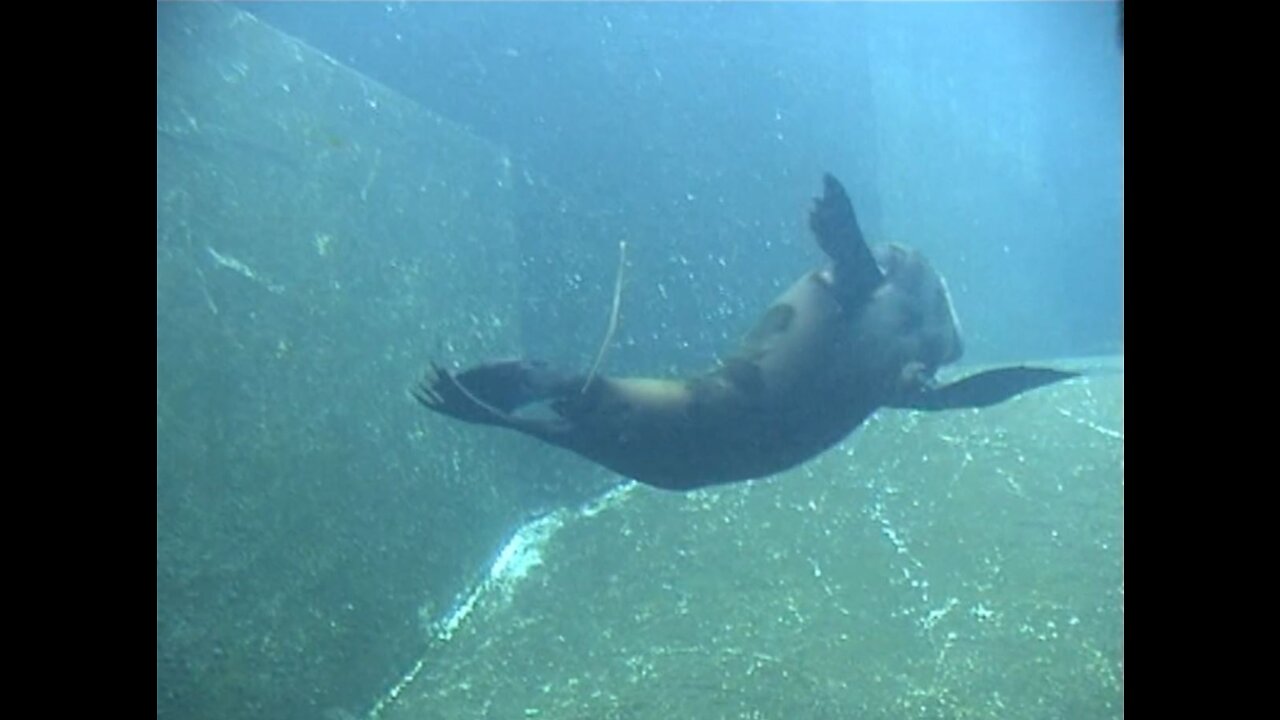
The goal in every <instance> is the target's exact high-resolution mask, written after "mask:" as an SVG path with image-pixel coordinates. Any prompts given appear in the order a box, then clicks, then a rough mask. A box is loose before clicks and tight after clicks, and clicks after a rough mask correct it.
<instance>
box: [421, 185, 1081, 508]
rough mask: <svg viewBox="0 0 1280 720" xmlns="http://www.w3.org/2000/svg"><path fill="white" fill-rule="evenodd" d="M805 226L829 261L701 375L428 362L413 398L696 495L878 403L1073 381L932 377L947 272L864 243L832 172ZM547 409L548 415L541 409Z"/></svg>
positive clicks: (971, 396)
mask: <svg viewBox="0 0 1280 720" xmlns="http://www.w3.org/2000/svg"><path fill="white" fill-rule="evenodd" d="M809 226H810V229H811V230H812V232H813V234H814V237H815V238H816V239H817V242H818V245H819V246H820V247H821V248H822V250H823V251H824V252H825V253H826V255H827V256H828V257H829V258H830V259H831V262H830V264H829V265H828V266H827V267H825V268H822V269H819V270H814V271H811V272H809V273H807V274H806V275H804V276H803V277H801V278H800V279H799V280H798V281H796V283H795V284H794V285H792V286H791V288H790V289H788V290H787V291H786V292H784V293H783V294H782V296H781V297H779V298H778V299H777V300H776V301H774V303H773V304H772V305H771V306H770V307H769V309H768V310H767V311H766V312H765V314H764V316H763V317H762V318H761V319H760V321H759V322H758V324H757V325H756V326H755V328H754V329H753V330H752V331H751V332H750V334H748V335H747V337H746V338H745V340H744V341H743V343H742V345H741V347H740V348H738V350H737V351H736V352H735V353H734V354H733V355H731V356H730V357H729V358H728V359H726V360H724V361H723V362H722V363H721V364H720V365H719V366H718V367H715V368H714V369H712V370H710V371H708V372H706V373H704V374H702V375H699V376H696V377H692V378H687V379H651V378H615V377H606V376H595V375H582V374H569V373H561V372H557V371H555V370H552V369H551V368H549V367H547V366H546V365H545V364H543V363H539V362H530V361H525V360H509V361H501V362H491V363H486V364H482V365H479V366H476V367H473V368H471V369H469V370H466V371H464V372H462V373H459V374H454V373H452V372H449V371H448V370H445V369H444V368H442V367H440V366H438V365H435V364H434V363H433V364H432V368H431V370H430V371H428V373H427V375H426V377H425V379H424V380H423V381H422V382H421V383H420V384H419V385H418V386H416V387H415V388H414V390H413V394H414V396H415V397H416V398H417V399H418V400H419V401H420V402H421V403H422V404H423V405H425V406H426V407H427V408H429V409H431V410H434V411H436V412H439V413H443V414H445V415H448V416H451V417H453V418H456V419H458V420H463V421H466V422H471V423H479V424H483V425H496V426H499V427H505V428H510V429H512V430H516V431H518V432H522V433H525V434H526V435H531V436H533V437H535V438H538V439H540V440H543V441H545V442H548V443H551V444H553V445H557V446H559V447H562V448H566V449H568V450H571V451H573V452H575V453H577V454H578V455H581V456H582V457H585V458H587V459H589V460H592V461H594V462H596V463H599V464H600V465H603V466H605V467H607V468H609V469H611V470H614V471H616V472H618V473H620V474H621V475H624V476H626V477H630V478H633V479H635V480H638V481H640V482H643V483H646V484H648V485H653V486H655V487H660V488H666V489H671V490H689V489H693V488H699V487H704V486H707V485H717V484H721V483H731V482H736V481H739V480H747V479H750V478H760V477H765V476H768V475H772V474H775V473H778V472H781V471H783V470H786V469H788V468H791V467H794V466H796V465H799V464H800V463H803V462H804V461H806V460H808V459H810V458H812V457H814V456H815V455H817V454H818V453H820V452H822V451H823V450H826V449H827V448H828V447H830V446H832V445H834V444H835V443H837V442H839V441H840V440H841V439H843V438H844V437H845V436H847V435H848V434H849V433H850V432H852V431H853V430H854V428H856V427H858V425H860V424H862V422H863V421H865V420H866V419H867V418H868V417H870V415H871V414H872V413H873V412H875V411H876V409H878V408H881V407H896V408H916V409H921V410H946V409H951V408H973V407H985V406H988V405H992V404H995V403H998V402H1001V401H1003V400H1006V399H1008V398H1010V397H1013V396H1015V395H1017V394H1019V393H1022V392H1025V391H1027V390H1030V389H1032V388H1036V387H1040V386H1042V385H1047V384H1049V383H1052V382H1056V381H1059V380H1062V379H1065V378H1069V377H1072V376H1074V375H1076V374H1077V373H1073V372H1065V371H1061V370H1054V369H1050V368H1031V367H1021V366H1018V367H1005V368H999V369H996V370H988V371H986V372H981V373H977V374H975V375H971V376H969V377H966V378H964V379H961V380H958V381H956V382H953V383H950V384H947V385H937V384H936V383H935V381H934V379H933V378H934V373H935V372H936V371H937V370H938V368H939V367H940V366H942V365H945V364H948V363H953V362H955V361H956V360H958V359H959V358H960V355H961V352H962V344H961V340H960V330H959V326H958V323H957V321H956V316H955V312H954V310H953V309H952V306H951V298H950V296H949V294H948V292H947V287H946V284H945V283H944V282H943V280H942V278H941V277H940V276H939V275H938V274H937V273H935V272H934V270H933V268H932V267H930V265H929V263H928V261H926V260H925V258H924V257H923V256H922V255H920V253H918V252H916V251H915V250H912V249H910V248H907V247H903V246H901V245H894V244H887V245H879V246H877V247H876V248H875V249H874V250H873V249H872V248H870V247H868V246H867V244H866V241H865V240H864V239H863V236H862V231H861V229H860V228H859V227H858V221H857V217H856V216H855V215H854V210H853V205H852V203H851V202H850V201H849V197H848V195H847V194H846V193H845V190H844V188H843V187H842V186H841V185H840V183H839V181H837V180H836V179H835V178H834V177H832V176H830V175H826V176H825V177H824V190H823V195H822V197H821V198H818V199H816V200H815V203H814V206H813V209H812V211H811V212H810V215H809ZM543 403H546V409H549V412H548V411H546V410H544V411H543V412H542V413H540V414H539V413H537V412H530V410H531V409H532V407H533V406H535V404H537V405H542V404H543ZM522 408H523V409H525V411H524V412H522V413H517V411H519V410H521V409H522Z"/></svg>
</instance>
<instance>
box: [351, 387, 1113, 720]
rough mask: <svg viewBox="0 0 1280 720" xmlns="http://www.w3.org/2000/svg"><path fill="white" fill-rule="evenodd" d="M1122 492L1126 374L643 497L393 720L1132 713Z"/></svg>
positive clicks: (604, 508)
mask: <svg viewBox="0 0 1280 720" xmlns="http://www.w3.org/2000/svg"><path fill="white" fill-rule="evenodd" d="M1123 493H1124V488H1123V368H1122V366H1120V367H1113V368H1112V371H1109V372H1107V373H1105V374H1099V375H1096V376H1092V377H1088V378H1083V379H1079V380H1074V381H1071V382H1069V383H1066V384H1063V385H1060V386H1056V387H1052V388H1048V389H1046V390H1043V391H1040V392H1036V393H1032V394H1029V395H1027V396H1024V397H1021V398H1018V399H1016V400H1013V401H1011V402H1009V403H1007V404H1005V405H1002V406H999V407H996V408H992V409H988V410H985V411H981V412H973V411H966V412H954V413H941V414H922V413H913V412H891V411H882V412H881V413H880V414H879V415H878V416H877V417H876V418H875V419H874V420H873V421H872V422H871V423H870V424H869V425H867V426H866V427H864V428H863V429H862V430H860V431H859V432H858V433H855V435H854V436H853V437H851V438H849V439H848V440H846V442H845V443H843V444H842V445H840V446H838V447H837V448H835V449H833V450H832V451H830V452H828V453H826V454H824V455H823V456H821V457H820V458H818V459H817V460H815V461H813V462H812V463H810V464H808V465H806V466H803V467H801V468H799V469H797V470H795V471H793V472H790V473H788V474H785V475H783V476H779V477H776V478H773V479H770V480H766V481H757V482H752V483H747V484H741V485H737V486H729V487H724V488H720V489H713V490H708V491H700V492H695V493H690V494H675V493H667V492H661V491H655V490H652V489H650V488H647V487H644V486H639V485H627V486H623V487H622V488H621V489H620V490H618V491H615V493H614V494H613V495H611V496H610V497H609V498H608V500H607V501H604V502H601V503H597V504H596V505H594V506H590V507H588V508H586V509H585V510H584V509H579V510H575V511H566V512H564V513H561V514H560V515H559V516H557V517H554V518H547V519H544V520H543V521H541V525H540V526H539V531H538V532H532V533H529V535H528V536H527V537H525V538H524V542H523V543H522V544H521V546H520V547H519V548H518V549H516V548H515V547H514V545H515V543H513V544H512V545H509V546H508V547H507V549H506V550H505V552H504V558H502V559H500V561H499V562H497V563H495V568H494V570H495V571H496V572H494V573H491V575H490V577H489V579H488V581H487V585H486V588H485V590H484V591H483V592H481V593H478V594H477V596H476V597H473V598H472V601H473V602H472V606H471V607H470V608H469V610H470V612H469V613H468V614H466V616H465V617H463V618H461V619H457V620H455V623H454V625H452V626H451V627H450V630H451V632H448V633H441V631H440V630H441V629H440V626H437V627H436V628H435V633H436V638H435V639H434V640H433V641H432V642H431V644H430V648H429V651H428V652H427V653H426V655H425V657H424V658H423V660H422V663H421V666H420V667H419V668H418V670H417V672H416V673H414V674H413V675H412V677H409V678H407V679H406V681H405V683H404V684H403V685H402V686H401V687H399V688H397V691H396V692H395V693H394V698H393V699H390V700H388V701H386V702H385V704H384V705H382V706H380V707H379V708H378V711H377V712H376V713H375V714H377V715H381V716H382V717H385V718H394V719H396V720H401V719H404V720H407V719H409V718H434V717H482V716H484V717H550V718H669V717H700V718H781V717H805V718H847V717H860V718H882V717H883V718H1004V717H1022V718H1056V717H1095V718H1105V717H1121V716H1122V715H1123V704H1124V685H1123V603H1124V596H1123V594H1124V580H1123V542H1124V535H1123ZM513 558H518V560H519V562H517V563H513V562H510V561H511V560H512V559H513ZM444 635H448V637H447V639H446V638H445V637H444Z"/></svg>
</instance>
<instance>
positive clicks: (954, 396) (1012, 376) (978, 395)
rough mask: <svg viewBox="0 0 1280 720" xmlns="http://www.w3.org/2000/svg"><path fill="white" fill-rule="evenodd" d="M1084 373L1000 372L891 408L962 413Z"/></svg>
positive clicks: (921, 394) (917, 396)
mask: <svg viewBox="0 0 1280 720" xmlns="http://www.w3.org/2000/svg"><path fill="white" fill-rule="evenodd" d="M1082 374H1083V373H1079V372H1075V371H1072V370H1055V369H1053V368H1042V367H1027V366H1024V365H1018V366H1015V367H1003V368H996V369H994V370H987V371H984V372H980V373H976V374H974V375H970V376H968V377H965V378H961V379H959V380H957V381H955V382H952V383H947V384H946V385H940V386H937V387H933V388H926V389H924V390H921V391H919V392H915V393H911V394H910V395H908V396H907V397H904V398H897V399H895V400H894V401H893V402H890V403H888V407H894V408H905V409H911V410H959V409H964V408H984V407H990V406H992V405H996V404H999V403H1002V402H1004V401H1005V400H1008V399H1010V398H1012V397H1015V396H1017V395H1021V394H1022V393H1024V392H1027V391H1029V390H1034V389H1036V388H1038V387H1043V386H1045V385H1051V384H1053V383H1056V382H1059V381H1061V380H1067V379H1070V378H1073V377H1079V376H1080V375H1082Z"/></svg>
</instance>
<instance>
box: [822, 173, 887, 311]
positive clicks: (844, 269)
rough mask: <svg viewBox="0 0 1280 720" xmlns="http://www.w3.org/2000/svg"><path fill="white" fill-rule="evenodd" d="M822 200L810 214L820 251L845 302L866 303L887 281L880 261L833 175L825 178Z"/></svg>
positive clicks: (823, 180)
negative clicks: (823, 254)
mask: <svg viewBox="0 0 1280 720" xmlns="http://www.w3.org/2000/svg"><path fill="white" fill-rule="evenodd" d="M822 185H823V192H822V197H821V198H817V199H815V200H814V203H813V209H812V210H810V211H809V229H810V230H812V231H813V236H814V238H815V239H816V240H817V241H818V247H821V248H822V251H823V252H825V253H826V254H827V256H828V257H830V258H831V261H832V264H833V266H832V273H833V275H834V276H835V286H836V290H837V291H838V292H839V294H840V296H841V298H842V299H843V300H845V301H849V302H853V303H858V302H861V301H863V300H865V299H866V298H867V297H868V296H870V295H871V291H872V290H874V289H875V288H876V287H877V286H879V285H880V283H881V282H882V281H883V280H884V276H883V275H882V274H881V273H880V268H879V267H878V266H877V265H876V259H875V257H874V256H873V255H872V254H871V248H869V247H867V241H866V239H864V238H863V236H862V229H861V228H860V227H858V217H857V215H855V214H854V212H853V203H852V202H850V201H849V195H848V193H846V192H845V190H844V186H842V185H841V184H840V181H839V180H836V179H835V178H834V177H832V176H831V175H830V174H826V175H823V176H822Z"/></svg>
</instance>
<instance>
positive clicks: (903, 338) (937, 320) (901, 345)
mask: <svg viewBox="0 0 1280 720" xmlns="http://www.w3.org/2000/svg"><path fill="white" fill-rule="evenodd" d="M872 254H873V255H874V256H875V259H876V264H877V265H879V267H880V272H881V273H882V274H883V275H884V282H883V283H882V284H881V286H880V288H879V289H877V291H876V292H875V294H874V296H873V297H872V300H871V303H870V304H869V305H868V307H867V315H866V318H867V321H868V326H869V327H871V328H873V332H875V333H877V334H878V339H879V340H880V341H882V342H886V343H888V344H889V345H890V346H891V347H892V348H893V349H894V352H893V355H894V360H895V362H897V363H899V364H900V367H901V369H902V373H903V380H904V381H905V382H907V383H908V384H917V383H918V382H924V381H927V380H928V379H931V378H932V377H933V374H934V373H935V372H936V371H937V369H938V368H939V367H941V366H943V365H947V364H949V363H953V362H955V361H956V360H959V359H960V356H961V354H963V352H964V343H963V342H962V341H961V339H960V321H959V320H958V319H957V318H956V313H955V308H953V307H952V305H951V293H950V292H948V290H947V284H946V282H945V281H944V280H943V279H942V276H941V275H938V273H937V272H935V271H934V269H933V267H932V266H931V265H930V264H929V261H928V260H926V259H925V257H924V256H923V255H921V254H920V252H919V251H917V250H914V249H912V248H909V247H906V246H903V245H898V244H894V243H888V244H884V245H879V246H876V247H875V248H873V249H872Z"/></svg>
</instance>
